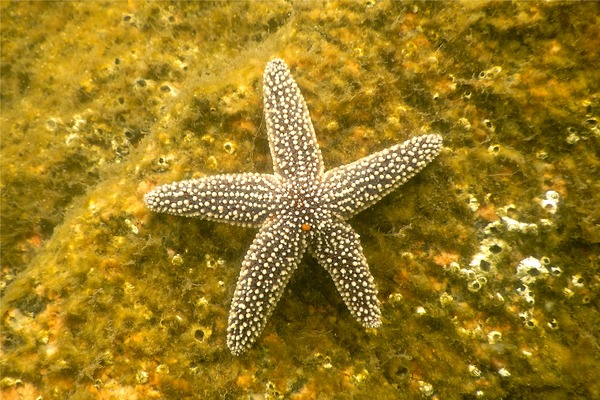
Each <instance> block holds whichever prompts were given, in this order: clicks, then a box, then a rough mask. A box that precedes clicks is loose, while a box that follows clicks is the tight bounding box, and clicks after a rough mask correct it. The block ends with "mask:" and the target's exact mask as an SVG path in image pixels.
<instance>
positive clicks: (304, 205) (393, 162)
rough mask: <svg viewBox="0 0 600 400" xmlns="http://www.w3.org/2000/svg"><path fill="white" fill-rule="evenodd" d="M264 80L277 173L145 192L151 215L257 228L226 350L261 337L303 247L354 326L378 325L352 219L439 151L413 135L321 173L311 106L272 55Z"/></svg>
mask: <svg viewBox="0 0 600 400" xmlns="http://www.w3.org/2000/svg"><path fill="white" fill-rule="evenodd" d="M263 80H264V84H263V92H264V113H265V120H266V128H267V135H268V139H269V145H270V150H271V157H272V159H273V173H272V174H258V173H240V174H225V175H214V176H208V177H204V178H200V179H191V180H185V181H179V182H174V183H170V184H166V185H162V186H159V187H157V188H156V189H154V190H152V191H151V192H149V193H147V194H146V196H145V201H146V204H147V205H148V207H149V208H150V210H152V211H156V212H162V213H168V214H174V215H181V216H187V217H200V218H204V219H208V220H213V221H218V222H227V223H232V224H237V225H243V226H251V227H258V228H260V229H259V231H258V234H257V235H256V238H255V239H254V241H253V243H252V245H251V246H250V249H249V250H248V252H247V253H246V256H245V258H244V261H243V262H242V269H241V272H240V275H239V278H238V281H237V285H236V288H235V293H234V295H233V300H232V302H231V309H230V312H229V320H228V327H227V346H228V347H229V349H230V350H231V353H232V354H234V355H240V354H242V353H243V352H244V351H246V350H247V349H248V348H249V347H251V346H252V344H253V343H254V342H255V341H256V340H257V338H258V337H259V336H260V334H261V332H262V330H263V328H264V327H265V324H266V322H267V319H268V317H269V316H270V315H271V313H272V312H273V309H274V308H275V306H276V304H277V302H278V301H279V299H280V298H281V295H282V294H283V291H284V289H285V287H286V285H287V283H288V281H289V280H290V277H291V276H292V273H293V272H294V270H295V269H296V268H297V267H298V264H299V263H300V259H301V258H302V255H303V254H304V252H305V251H306V250H307V249H308V250H309V251H310V252H311V253H312V254H313V255H314V257H315V258H316V259H317V260H318V262H319V264H320V265H321V266H322V267H323V268H325V270H327V272H328V273H329V274H330V275H331V277H332V278H333V281H334V282H335V286H336V287H337V290H338V291H339V293H340V294H341V296H342V299H343V300H344V302H345V303H346V305H347V307H348V309H349V310H350V313H351V314H352V315H353V316H354V317H355V318H356V319H357V320H358V322H359V323H361V324H362V325H363V326H365V327H372V328H375V327H378V326H380V325H381V311H380V303H379V300H378V299H377V289H376V287H375V283H374V279H373V276H372V275H371V272H370V271H369V266H368V264H367V260H366V258H365V256H364V254H363V250H362V247H361V245H360V241H359V236H358V234H357V233H356V232H355V231H354V230H353V229H352V227H351V226H350V225H349V224H348V223H347V222H346V220H347V219H349V218H350V217H352V216H354V215H355V214H357V213H358V212H360V211H362V210H364V209H365V208H367V207H369V206H371V205H372V204H374V203H376V202H377V201H379V200H380V199H381V198H382V197H383V196H385V195H387V194H388V193H390V192H391V191H392V190H394V189H395V188H397V187H398V186H400V185H402V184H403V183H405V182H406V181H407V180H408V179H410V178H411V177H412V176H414V175H415V174H416V173H418V172H419V171H420V170H421V169H423V168H424V167H425V166H426V165H427V164H428V163H430V162H431V161H432V160H433V159H434V158H435V157H436V156H437V155H438V154H439V153H440V150H441V147H442V137H441V136H440V135H436V134H429V135H423V136H417V137H413V138H412V139H409V140H407V141H406V142H404V143H401V144H397V145H395V146H392V147H389V148H387V149H385V150H382V151H380V152H378V153H374V154H371V155H369V156H367V157H364V158H361V159H359V160H357V161H355V162H353V163H351V164H347V165H343V166H340V167H338V168H335V169H332V170H329V171H327V172H324V166H323V159H322V157H321V150H320V149H319V145H318V144H317V138H316V136H315V132H314V129H313V126H312V122H311V119H310V115H309V113H308V108H307V106H306V103H305V102H304V98H303V97H302V94H301V93H300V89H299V88H298V85H297V84H296V82H295V81H294V78H293V77H292V75H291V74H290V71H289V69H288V67H287V65H286V64H285V62H284V61H283V60H280V59H274V60H272V61H270V62H269V63H268V64H267V66H266V68H265V72H264V77H263Z"/></svg>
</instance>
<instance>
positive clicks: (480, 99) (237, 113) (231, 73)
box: [0, 1, 600, 399]
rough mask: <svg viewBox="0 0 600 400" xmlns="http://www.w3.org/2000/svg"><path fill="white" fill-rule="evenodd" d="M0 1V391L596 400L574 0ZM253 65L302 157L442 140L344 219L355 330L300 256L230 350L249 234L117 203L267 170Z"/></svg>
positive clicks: (599, 234)
mask: <svg viewBox="0 0 600 400" xmlns="http://www.w3.org/2000/svg"><path fill="white" fill-rule="evenodd" d="M0 7H1V8H0V10H1V12H2V28H1V33H2V35H1V41H2V42H1V44H2V48H1V51H2V53H1V55H2V58H1V65H0V68H1V69H0V71H1V80H2V93H1V101H2V115H1V120H0V121H1V131H2V135H1V137H0V140H1V142H0V144H1V149H2V159H1V165H0V167H1V188H2V190H1V192H0V196H1V218H2V221H1V222H2V230H1V240H0V242H1V246H2V248H1V250H2V261H1V262H2V264H1V266H2V277H1V282H0V285H1V290H2V292H1V294H2V303H1V305H0V311H1V314H0V316H1V337H0V339H1V353H0V363H1V364H0V367H1V371H2V379H1V381H0V393H1V395H2V397H3V398H7V399H10V398H19V397H21V398H36V397H38V396H44V398H78V399H87V398H140V399H142V398H144V399H146V398H207V397H222V398H232V399H234V398H240V397H242V398H284V397H285V398H294V399H304V398H309V399H310V398H317V397H319V398H333V397H335V398H366V397H368V396H370V397H377V398H415V397H419V396H420V397H424V398H487V399H500V398H508V397H515V398H529V399H536V398H544V399H552V398H565V397H569V398H574V399H577V398H581V399H584V398H595V397H600V385H599V384H598V382H597V379H596V377H597V376H598V375H599V374H600V346H599V344H598V343H599V340H600V332H599V328H598V327H599V326H600V318H599V315H598V308H599V297H598V292H599V288H600V271H599V261H600V259H599V253H600V252H599V246H600V228H599V224H600V207H599V205H598V204H600V199H599V195H598V193H600V187H599V186H600V183H599V180H598V178H597V176H598V169H599V164H600V161H599V155H598V149H599V148H600V146H599V143H598V142H599V140H600V127H599V126H598V118H600V116H599V114H600V113H599V109H600V99H599V93H600V91H599V87H598V86H599V82H600V79H598V72H597V68H595V67H594V66H595V65H599V64H600V59H599V58H600V56H599V55H598V52H597V50H596V49H597V48H598V47H599V46H600V28H599V27H600V21H598V19H599V17H598V15H600V13H599V11H600V10H599V6H598V4H597V3H594V2H589V3H545V2H544V3H530V2H527V3H504V2H502V3H500V2H499V3H486V2H468V3H464V4H463V3H446V4H439V3H433V2H432V3H418V2H414V3H405V2H401V3H400V2H386V1H365V2H348V3H343V2H342V3H336V2H331V3H314V4H311V3H297V4H290V3H288V2H284V1H281V2H269V3H262V2H260V3H252V4H250V3H242V2H240V3H177V4H169V3H137V2H129V3H108V4H105V5H104V6H103V7H98V6H97V4H95V3H71V2H70V3H42V2H39V3H2V4H0ZM273 57H281V58H284V59H285V60H286V62H287V63H288V65H289V66H290V68H291V70H292V73H293V75H294V77H295V78H296V80H297V81H298V84H299V86H300V87H301V88H302V92H303V94H304V97H305V99H306V102H307V104H308V108H309V110H310V113H311V116H312V119H313V123H314V126H315V131H316V133H317V136H318V138H319V143H320V145H321V149H322V152H323V158H324V161H325V166H326V168H327V169H330V168H333V167H336V166H338V165H342V164H346V163H348V162H352V161H354V160H356V159H359V158H361V157H363V156H365V155H367V154H370V153H373V152H375V151H378V150H382V149H384V148H386V147H389V146H391V145H393V144H395V143H400V142H402V141H404V140H405V139H407V138H410V137H412V136H414V135H417V134H427V133H439V134H441V135H442V136H443V138H444V149H443V151H442V154H441V155H440V156H439V157H438V159H437V160H436V162H435V166H434V165H432V166H431V167H430V168H427V169H426V170H424V171H423V172H421V173H420V174H419V175H418V176H417V177H415V178H413V180H411V181H410V182H408V183H407V184H405V185H404V186H403V187H402V188H400V189H399V190H397V191H396V192H394V193H393V194H391V195H389V196H388V197H386V198H385V199H383V200H382V201H381V202H380V203H378V204H377V205H375V206H373V207H372V208H370V209H369V210H366V211H364V212H362V213H360V214H358V215H357V216H356V217H354V218H353V219H352V220H351V223H352V225H353V227H354V228H355V229H356V231H357V232H358V233H359V234H360V235H361V242H362V247H363V250H364V252H365V256H366V258H367V259H368V260H369V265H370V269H371V272H372V274H373V275H374V277H375V281H376V282H377V286H378V289H379V295H378V296H379V300H380V301H381V303H382V307H381V312H382V319H383V324H382V326H381V327H380V328H379V329H373V330H367V331H366V330H365V329H364V328H362V327H361V326H360V325H359V324H358V323H356V321H355V320H354V318H352V316H351V315H350V313H349V312H348V311H347V310H346V309H345V306H344V304H343V301H342V300H341V299H340V298H339V295H338V294H337V291H336V289H335V287H334V285H333V283H332V282H331V280H330V279H329V277H328V276H327V274H326V272H324V271H323V270H321V268H320V267H319V266H318V265H317V263H316V261H315V260H314V259H313V258H312V257H310V256H305V257H304V259H303V261H302V262H301V264H300V267H299V268H298V270H297V271H296V273H295V275H294V277H293V278H292V279H291V281H290V284H289V286H288V289H287V290H286V294H285V296H283V298H282V300H281V302H280V304H279V305H278V306H277V308H276V310H275V312H274V313H273V315H272V316H271V318H270V320H269V323H268V324H267V325H266V328H265V330H264V333H263V335H262V336H261V338H260V339H259V340H258V341H257V343H256V344H255V346H254V347H253V348H252V349H250V350H249V351H248V352H247V353H245V354H244V355H243V356H241V357H234V356H232V355H231V354H230V353H229V351H228V349H227V347H226V343H225V337H226V326H227V313H228V308H229V302H230V300H231V297H232V293H233V290H234V287H235V282H236V279H237V275H238V274H239V265H240V262H241V260H242V258H243V256H244V253H245V251H246V249H247V247H248V246H249V244H250V243H251V241H252V238H253V237H254V235H255V233H256V232H255V230H253V229H240V228H235V227H230V226H226V225H221V224H217V223H212V222H206V221H197V220H191V219H190V220H186V219H180V218H176V217H171V216H161V215H153V214H152V213H151V212H150V211H149V210H147V209H146V207H145V206H144V203H143V195H144V193H146V192H148V191H149V190H150V189H151V188H153V187H154V186H156V185H157V184H160V183H165V182H170V181H175V180H182V179H193V178H199V177H202V176H206V175H213V174H217V173H229V172H240V171H241V172H270V171H269V168H270V165H271V160H270V155H269V150H268V143H267V140H266V136H265V130H264V126H263V125H264V122H263V115H262V102H261V99H262V93H261V75H262V71H263V67H264V65H265V63H266V62H267V61H268V60H270V59H271V58H273Z"/></svg>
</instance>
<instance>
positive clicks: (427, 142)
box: [323, 135, 442, 219]
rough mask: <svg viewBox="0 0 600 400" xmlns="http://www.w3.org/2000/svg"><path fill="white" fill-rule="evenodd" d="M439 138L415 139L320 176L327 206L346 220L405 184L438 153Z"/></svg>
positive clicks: (440, 139)
mask: <svg viewBox="0 0 600 400" xmlns="http://www.w3.org/2000/svg"><path fill="white" fill-rule="evenodd" d="M441 148H442V137H441V136H440V135H423V136H416V137H413V138H412V139H409V140H407V141H406V142H404V143H401V144H398V145H395V146H392V147H388V148H387V149H385V150H382V151H380V152H378V153H374V154H371V155H370V156H367V157H363V158H361V159H360V160H357V161H355V162H353V163H351V164H348V165H344V166H341V167H338V168H335V169H332V170H330V171H327V172H326V173H325V175H324V176H323V186H324V192H325V193H328V196H327V197H328V199H327V201H328V207H329V209H330V210H331V211H332V212H334V213H335V214H337V215H339V216H340V217H341V218H343V219H348V218H350V217H352V216H353V215H355V214H357V213H359V212H360V211H362V210H364V209H365V208H368V207H369V206H371V205H373V204H374V203H376V202H378V201H379V200H380V199H381V198H383V197H384V196H385V195H387V194H388V193H390V192H391V191H393V190H394V189H396V188H397V187H399V186H401V185H402V184H404V183H405V182H406V181H408V180H409V179H410V178H412V177H413V176H414V175H416V174H417V173H418V172H419V171H421V170H422V169H423V168H424V167H425V166H426V165H427V164H429V163H430V162H431V161H433V159H434V158H435V157H436V156H437V155H438V154H439V153H440V150H441Z"/></svg>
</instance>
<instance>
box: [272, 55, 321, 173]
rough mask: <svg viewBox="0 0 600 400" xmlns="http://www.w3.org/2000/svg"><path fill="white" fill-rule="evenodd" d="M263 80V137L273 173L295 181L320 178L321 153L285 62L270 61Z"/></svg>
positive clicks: (297, 89)
mask: <svg viewBox="0 0 600 400" xmlns="http://www.w3.org/2000/svg"><path fill="white" fill-rule="evenodd" d="M263 81H264V85H263V90H264V107H265V120H266V125H267V136H268V138H269V145H270V147H271V157H272V158H273V170H274V171H275V174H277V175H280V176H282V177H284V178H295V179H299V180H302V179H310V178H315V177H317V176H320V175H321V174H322V173H323V158H322V157H321V150H320V149H319V145H318V144H317V138H316V136H315V131H314V129H313V125H312V122H311V120H310V115H309V114H308V108H307V107H306V103H305V102H304V97H302V93H300V89H299V88H298V85H297V84H296V81H294V78H293V77H292V75H291V74H290V71H289V69H288V67H287V65H286V64H285V62H284V61H283V60H280V59H274V60H272V61H270V62H269V63H268V64H267V67H266V68H265V73H264V78H263Z"/></svg>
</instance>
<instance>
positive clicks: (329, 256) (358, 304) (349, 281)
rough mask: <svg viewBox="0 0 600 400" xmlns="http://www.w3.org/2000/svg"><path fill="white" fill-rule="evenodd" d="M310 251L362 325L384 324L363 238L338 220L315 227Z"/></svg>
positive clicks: (375, 325) (371, 326)
mask: <svg viewBox="0 0 600 400" xmlns="http://www.w3.org/2000/svg"><path fill="white" fill-rule="evenodd" d="M314 235H315V236H314V239H313V241H312V242H311V245H310V246H311V247H310V248H311V251H312V253H313V254H314V256H315V257H316V258H317V260H318V261H319V264H321V265H322V266H323V267H324V268H325V269H326V270H327V272H329V275H331V277H332V278H333V281H334V283H335V286H336V288H337V290H338V292H339V293H340V294H341V295H342V298H343V299H344V302H345V303H346V306H347V307H348V309H349V310H350V313H351V314H352V315H353V316H354V318H356V319H357V320H358V322H360V323H361V324H362V325H363V326H365V327H368V328H376V327H378V326H379V325H381V311H380V310H379V300H378V299H377V289H376V288H375V283H374V280H373V275H371V272H369V266H368V264H367V259H366V258H365V256H364V254H363V250H362V247H361V245H360V237H359V236H358V233H356V232H355V231H354V230H353V229H352V227H351V226H350V225H348V224H347V223H346V222H344V221H342V220H339V219H331V220H328V221H327V223H326V224H322V225H321V226H318V227H316V230H315V234H314Z"/></svg>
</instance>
